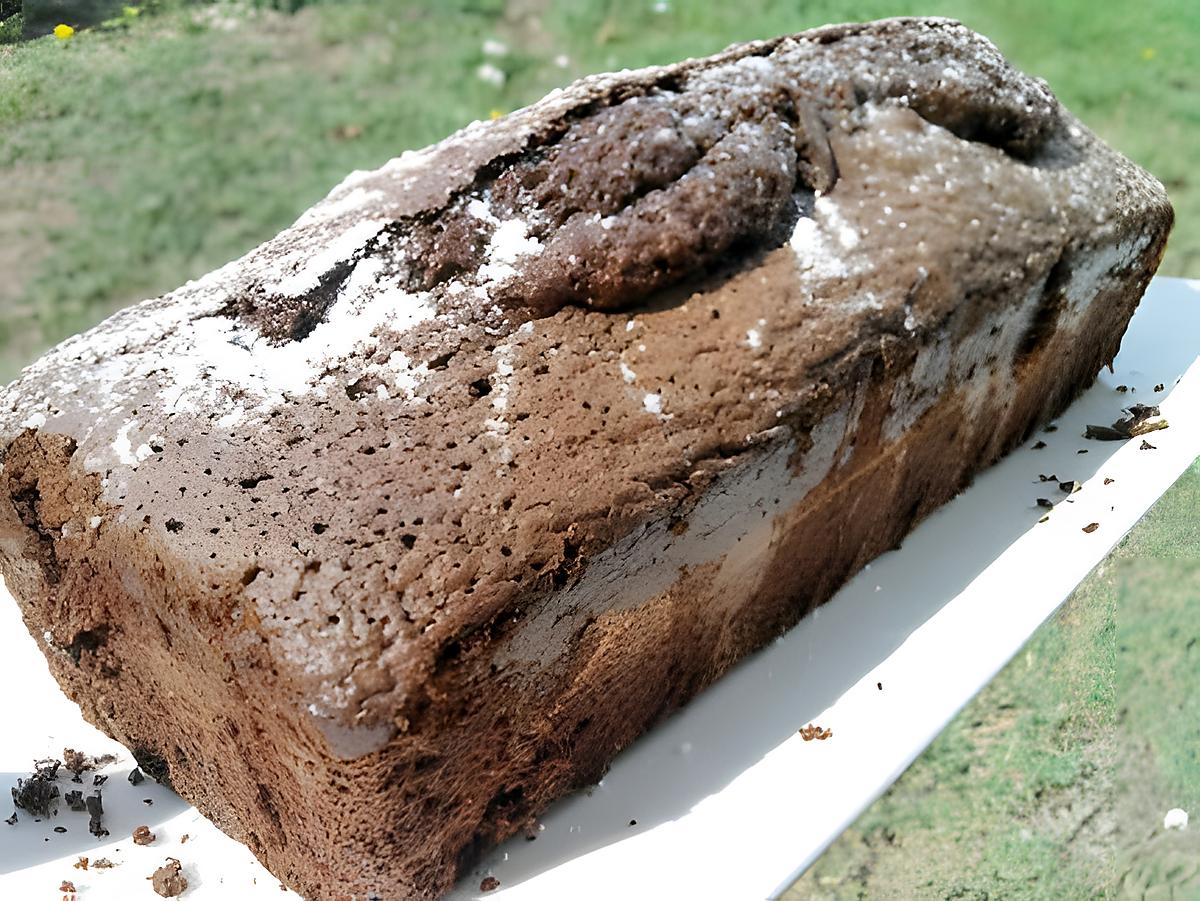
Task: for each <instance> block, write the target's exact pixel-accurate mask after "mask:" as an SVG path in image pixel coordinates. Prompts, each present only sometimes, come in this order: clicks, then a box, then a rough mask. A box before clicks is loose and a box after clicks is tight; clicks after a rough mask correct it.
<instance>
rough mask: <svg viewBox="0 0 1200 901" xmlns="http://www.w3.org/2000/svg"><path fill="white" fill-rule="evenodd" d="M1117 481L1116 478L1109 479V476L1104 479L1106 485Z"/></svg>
mask: <svg viewBox="0 0 1200 901" xmlns="http://www.w3.org/2000/svg"><path fill="white" fill-rule="evenodd" d="M1115 481H1116V479H1109V478H1105V480H1104V484H1105V485H1111V484H1112V483H1113V482H1115Z"/></svg>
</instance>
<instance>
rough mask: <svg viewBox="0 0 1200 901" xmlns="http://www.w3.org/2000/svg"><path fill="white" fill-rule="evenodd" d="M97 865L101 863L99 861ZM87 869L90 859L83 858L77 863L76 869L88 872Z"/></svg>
mask: <svg viewBox="0 0 1200 901" xmlns="http://www.w3.org/2000/svg"><path fill="white" fill-rule="evenodd" d="M97 863H99V861H97ZM87 868H88V859H87V858H86V857H81V858H79V860H77V861H75V869H77V870H86V869H87Z"/></svg>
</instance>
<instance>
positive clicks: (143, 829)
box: [133, 826, 157, 845]
mask: <svg viewBox="0 0 1200 901" xmlns="http://www.w3.org/2000/svg"><path fill="white" fill-rule="evenodd" d="M155 838H157V836H156V835H155V834H154V833H153V832H151V831H150V827H149V826H138V827H137V828H136V829H134V830H133V843H134V844H135V845H152V844H154V839H155Z"/></svg>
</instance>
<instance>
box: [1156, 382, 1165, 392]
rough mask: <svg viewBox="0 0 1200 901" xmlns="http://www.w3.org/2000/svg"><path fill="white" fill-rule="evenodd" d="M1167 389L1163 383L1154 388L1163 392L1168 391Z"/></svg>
mask: <svg viewBox="0 0 1200 901" xmlns="http://www.w3.org/2000/svg"><path fill="white" fill-rule="evenodd" d="M1166 387H1167V386H1166V385H1164V384H1163V383H1162V382H1159V383H1158V384H1157V385H1155V386H1154V390H1155V391H1163V390H1165V389H1166Z"/></svg>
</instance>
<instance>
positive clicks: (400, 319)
mask: <svg viewBox="0 0 1200 901" xmlns="http://www.w3.org/2000/svg"><path fill="white" fill-rule="evenodd" d="M1171 220H1172V213H1171V208H1170V205H1169V204H1168V203H1167V201H1166V198H1165V195H1164V193H1163V191H1162V188H1161V186H1160V185H1159V184H1158V183H1157V182H1156V181H1154V179H1153V178H1151V177H1150V176H1148V175H1147V174H1146V173H1144V172H1142V171H1141V170H1140V169H1138V168H1137V167H1135V166H1134V165H1133V164H1131V163H1129V162H1128V161H1127V160H1125V159H1124V158H1122V157H1120V156H1119V155H1118V154H1116V153H1115V152H1113V151H1111V150H1110V149H1108V148H1107V147H1105V146H1104V145H1103V144H1102V143H1100V142H1099V141H1098V140H1097V139H1096V138H1095V136H1093V135H1092V134H1091V133H1090V132H1089V131H1088V130H1087V129H1086V128H1085V127H1083V126H1082V125H1081V124H1079V123H1078V121H1077V120H1075V119H1074V118H1073V117H1072V116H1071V115H1070V114H1069V113H1068V112H1067V111H1066V110H1064V109H1063V108H1062V107H1061V106H1060V105H1059V104H1058V102H1057V101H1056V100H1055V99H1054V97H1053V95H1052V94H1051V93H1050V91H1049V90H1048V88H1047V87H1046V86H1045V84H1044V83H1041V82H1039V81H1035V80H1033V79H1030V78H1027V77H1025V76H1023V75H1021V74H1020V73H1017V72H1016V71H1015V70H1013V69H1012V68H1011V67H1009V66H1008V65H1007V63H1005V62H1004V60H1003V59H1002V58H1001V56H1000V55H999V53H998V52H997V51H996V49H995V48H994V47H993V46H992V45H991V44H990V43H989V42H987V41H986V40H985V39H983V38H980V37H979V36H977V35H974V34H972V33H971V32H969V31H968V30H967V29H965V28H964V27H963V26H961V25H959V24H957V23H954V22H950V21H947V20H933V19H903V20H886V21H883V22H878V23H870V24H866V25H846V26H832V27H829V28H824V29H817V30H815V31H811V32H805V33H803V34H800V35H796V36H791V37H785V38H780V39H777V40H775V41H770V42H761V43H754V44H746V45H740V46H736V47H733V48H730V49H729V50H727V51H725V52H724V53H722V54H718V55H717V56H714V57H711V58H709V59H706V60H695V61H688V62H685V63H681V64H678V65H675V66H667V67H659V68H652V69H646V70H640V71H637V72H624V73H618V74H614V75H602V76H594V77H591V78H587V79H584V80H583V81H581V82H578V83H576V84H575V85H572V86H571V87H569V88H567V89H565V90H563V91H559V92H555V93H553V94H551V95H550V96H549V97H547V98H546V99H545V100H543V101H541V102H540V103H538V104H535V105H534V106H532V107H529V108H528V109H525V110H521V111H518V112H516V113H514V114H512V115H510V116H508V117H506V118H504V119H502V120H499V121H497V122H493V123H476V124H475V125H472V126H471V127H469V128H467V129H465V130H464V131H462V132H460V133H458V134H457V135H454V136H452V137H451V138H448V139H447V140H446V141H443V142H442V143H440V144H438V145H435V146H434V147H431V148H428V149H426V150H423V151H421V152H419V153H410V154H405V155H404V156H402V157H400V158H398V159H397V160H393V161H392V162H391V163H389V164H388V165H386V166H384V167H383V168H382V169H380V170H377V171H375V172H371V173H355V174H353V175H351V176H350V177H349V178H348V179H346V181H344V182H343V183H342V184H341V185H340V186H338V187H337V188H336V189H334V191H333V192H332V193H331V194H330V195H329V197H328V198H326V199H325V200H324V201H322V202H321V203H320V204H318V205H317V206H316V207H314V208H313V209H312V210H310V211H309V212H308V213H306V214H305V215H304V216H303V217H301V219H300V220H299V221H298V222H297V223H296V224H295V225H294V226H293V227H292V228H290V229H288V230H287V231H285V232H283V233H282V234H281V235H280V236H278V237H277V238H275V239H274V240H272V241H270V242H268V243H267V244H265V245H263V246H262V247H260V248H258V249H256V250H254V251H252V252H251V253H250V254H248V255H247V256H246V257H244V258H243V259H241V260H238V261H235V262H234V263H231V264H229V265H228V266H226V267H223V268H222V269H220V270H217V271H216V272H214V273H212V274H210V275H209V276H206V277H205V278H203V279H201V280H199V281H197V282H192V283H189V284H188V285H186V286H184V287H183V288H181V289H179V290H178V291H175V292H172V293H171V294H168V295H166V296H164V297H162V298H158V299H155V300H151V301H147V302H146V303H144V304H141V305H139V306H136V307H133V308H131V309H129V310H126V311H124V312H122V313H119V314H117V315H116V316H114V317H113V318H112V319H110V320H108V321H107V322H106V323H104V324H102V325H101V326H99V327H97V328H96V329H94V330H93V331H92V332H89V333H88V334H86V335H83V336H81V337H79V338H76V339H72V340H71V341H68V342H66V343H65V344H63V345H61V346H60V347H58V348H56V349H55V350H53V351H51V352H50V353H49V354H48V355H47V356H46V357H44V358H43V359H42V360H40V361H39V362H38V363H35V364H34V365H33V366H32V367H30V368H29V369H28V370H27V371H26V373H25V374H24V375H23V376H22V378H21V379H20V380H19V381H17V382H16V383H14V384H13V385H11V386H9V387H8V388H7V389H4V390H3V391H0V448H3V451H0V453H2V455H3V456H2V460H3V470H2V471H0V568H2V569H3V572H4V575H5V577H6V580H7V581H8V584H9V587H10V589H11V591H12V593H13V595H14V596H15V597H16V598H17V599H18V601H19V603H20V604H21V607H22V611H23V614H24V616H25V619H26V622H27V623H28V625H29V627H30V629H31V630H32V631H33V633H34V634H35V635H39V636H43V638H44V641H43V649H44V650H45V652H46V654H47V657H48V659H49V661H50V664H51V668H52V670H53V672H54V673H55V675H56V677H57V678H58V679H59V680H60V682H61V683H62V684H63V686H64V688H65V690H66V691H67V692H68V694H70V695H71V696H72V697H73V698H74V699H75V700H77V701H78V702H79V703H80V705H81V707H82V708H83V710H84V713H85V715H86V716H87V717H88V718H89V720H91V721H92V722H93V723H95V724H96V725H98V726H99V727H100V728H102V729H104V730H105V731H106V732H108V733H109V734H111V735H113V736H114V737H116V738H118V739H119V740H121V741H122V742H124V743H125V744H126V745H128V746H129V747H131V748H132V749H133V750H134V752H135V754H136V755H137V756H138V758H139V760H140V761H142V762H143V763H146V764H148V765H149V766H148V771H150V772H166V773H169V778H170V779H171V781H172V783H173V784H174V785H175V787H176V788H177V789H178V790H179V791H180V793H181V794H183V795H184V796H185V797H186V798H188V799H189V800H190V801H192V802H194V803H195V804H196V805H197V806H198V807H199V808H200V809H201V810H202V811H203V812H204V813H205V814H206V815H208V816H210V817H211V818H212V819H214V821H215V822H216V823H217V824H218V825H219V826H220V827H221V828H222V829H224V830H225V831H227V832H228V833H229V834H231V835H233V836H235V837H236V838H238V839H240V840H242V841H245V842H246V843H247V844H248V845H249V846H250V847H251V849H252V850H253V851H254V852H255V854H257V855H258V856H259V857H260V858H261V859H262V860H263V861H264V863H265V864H266V865H267V866H268V868H270V869H271V870H272V872H274V873H275V874H276V875H278V876H279V877H280V878H281V879H283V880H284V881H285V882H287V883H288V884H289V885H291V886H292V887H294V888H296V889H297V890H298V891H300V892H301V893H302V894H304V895H305V896H306V897H311V898H337V897H352V898H356V899H361V898H367V897H372V896H378V897H383V898H388V899H392V898H435V897H437V896H438V895H439V894H440V893H442V892H443V891H444V890H445V889H446V888H448V886H449V885H451V884H452V882H453V880H454V878H455V877H456V875H457V874H458V873H460V872H462V871H463V869H464V868H465V867H466V866H468V865H469V864H470V862H471V861H472V860H473V859H474V858H475V857H476V856H477V855H478V854H479V853H480V851H481V850H482V849H483V848H485V847H487V846H489V845H490V844H492V843H494V842H496V841H499V840H501V839H503V838H504V837H506V836H508V835H510V834H512V833H513V832H514V831H516V830H518V829H519V828H521V827H522V826H524V825H527V824H528V823H529V822H530V821H531V818H532V817H534V816H535V815H536V814H537V812H538V811H540V810H541V809H543V808H544V807H545V806H546V805H547V804H548V803H549V802H550V801H552V800H553V799H554V798H556V797H558V796H560V795H561V794H563V793H564V792H566V791H569V790H571V789H572V788H574V787H577V786H579V785H582V784H586V783H587V782H588V781H590V780H594V779H596V778H598V776H599V775H600V773H601V772H602V771H603V768H604V767H605V766H606V765H607V763H608V761H609V760H610V759H611V758H612V756H613V755H614V754H615V753H616V752H617V751H618V750H620V748H622V747H624V746H625V745H626V744H628V742H630V741H632V740H633V738H635V737H636V736H637V735H638V734H640V733H641V732H642V731H644V729H645V728H647V727H648V726H649V725H651V724H652V723H653V722H655V721H656V720H657V719H659V718H661V716H662V715H664V714H665V713H666V712H667V711H669V710H671V709H672V708H674V707H676V706H677V705H679V704H680V703H683V702H684V701H686V700H687V698H688V697H690V696H691V695H693V694H694V693H695V692H696V691H698V690H699V689H700V688H702V687H703V686H704V685H705V684H707V683H709V682H710V681H712V680H713V679H714V678H716V677H717V676H718V675H720V674H721V673H722V672H724V671H725V670H726V669H727V668H728V667H729V666H730V665H732V663H734V662H735V661H736V660H737V659H739V658H740V657H741V656H743V655H745V654H746V653H748V652H750V651H752V650H753V649H754V648H756V647H759V646H761V645H762V644H763V643H765V642H766V641H768V640H770V639H771V638H773V637H775V636H776V635H778V634H779V633H780V632H781V631H782V630H784V629H786V628H788V627H789V626H790V625H792V624H794V622H795V621H796V620H798V619H799V618H800V617H801V616H802V615H803V614H804V613H805V612H807V611H808V610H810V609H812V607H813V606H815V605H816V604H819V603H821V602H823V601H824V600H826V599H827V598H828V597H829V596H830V595H831V594H832V593H833V591H835V590H836V588H837V587H838V586H839V585H840V584H841V583H842V582H843V581H844V580H845V578H847V577H848V576H849V575H851V574H853V572H854V571H856V570H857V569H858V568H859V567H860V566H861V565H862V564H864V563H865V562H867V561H869V560H870V559H871V558H872V557H873V556H875V555H876V554H878V553H880V552H881V551H883V550H886V549H887V548H889V547H892V546H894V545H895V544H896V543H897V542H898V541H900V540H901V538H902V537H903V536H904V534H906V533H907V531H908V530H909V529H910V528H911V527H912V525H913V524H914V523H915V522H917V521H919V520H920V518H921V517H923V516H924V515H926V514H927V513H928V512H930V511H931V510H932V509H934V508H936V507H937V506H938V505H939V504H941V503H943V502H944V501H945V500H947V499H949V498H950V497H952V496H953V495H954V493H956V492H957V491H958V490H960V489H961V488H962V487H963V486H965V484H967V482H969V480H970V478H971V477H972V475H973V474H974V473H975V472H977V471H978V470H979V469H980V468H982V467H984V466H986V465H988V464H989V463H990V462H992V461H993V460H995V459H996V458H997V457H998V456H999V455H1001V454H1002V453H1004V452H1006V451H1007V450H1009V449H1011V448H1012V447H1013V446H1015V444H1016V443H1017V442H1019V441H1020V440H1021V439H1022V438H1023V437H1024V436H1025V435H1027V434H1028V433H1029V431H1030V430H1031V429H1033V428H1034V427H1036V425H1037V424H1038V423H1040V422H1043V421H1045V420H1046V419H1048V418H1050V417H1052V416H1053V415H1054V414H1055V413H1057V412H1058V411H1059V410H1061V409H1062V408H1063V407H1064V406H1065V405H1066V404H1067V403H1068V402H1069V401H1070V400H1071V399H1072V398H1073V397H1074V396H1075V395H1076V394H1077V393H1078V392H1079V391H1080V390H1082V388H1084V387H1086V385H1087V384H1089V383H1090V381H1091V380H1092V379H1093V378H1094V376H1095V373H1096V372H1097V371H1098V370H1099V368H1100V367H1101V366H1102V365H1104V364H1105V363H1107V362H1108V361H1110V360H1111V359H1112V357H1113V356H1114V355H1115V354H1116V351H1117V349H1118V346H1119V343H1120V337H1121V334H1122V333H1123V331H1124V327H1125V324H1126V323H1127V322H1128V319H1129V317H1130V316H1131V315H1132V313H1133V310H1134V308H1135V306H1136V304H1137V301H1138V299H1139V298H1140V296H1141V293H1142V291H1143V290H1144V289H1145V286H1146V284H1147V283H1148V281H1149V278H1150V276H1151V274H1152V273H1153V271H1154V269H1155V267H1156V266H1157V263H1158V260H1159V258H1160V256H1161V253H1162V249H1163V246H1164V244H1165V240H1166V236H1167V233H1168V231H1169V229H1170V225H1171Z"/></svg>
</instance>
